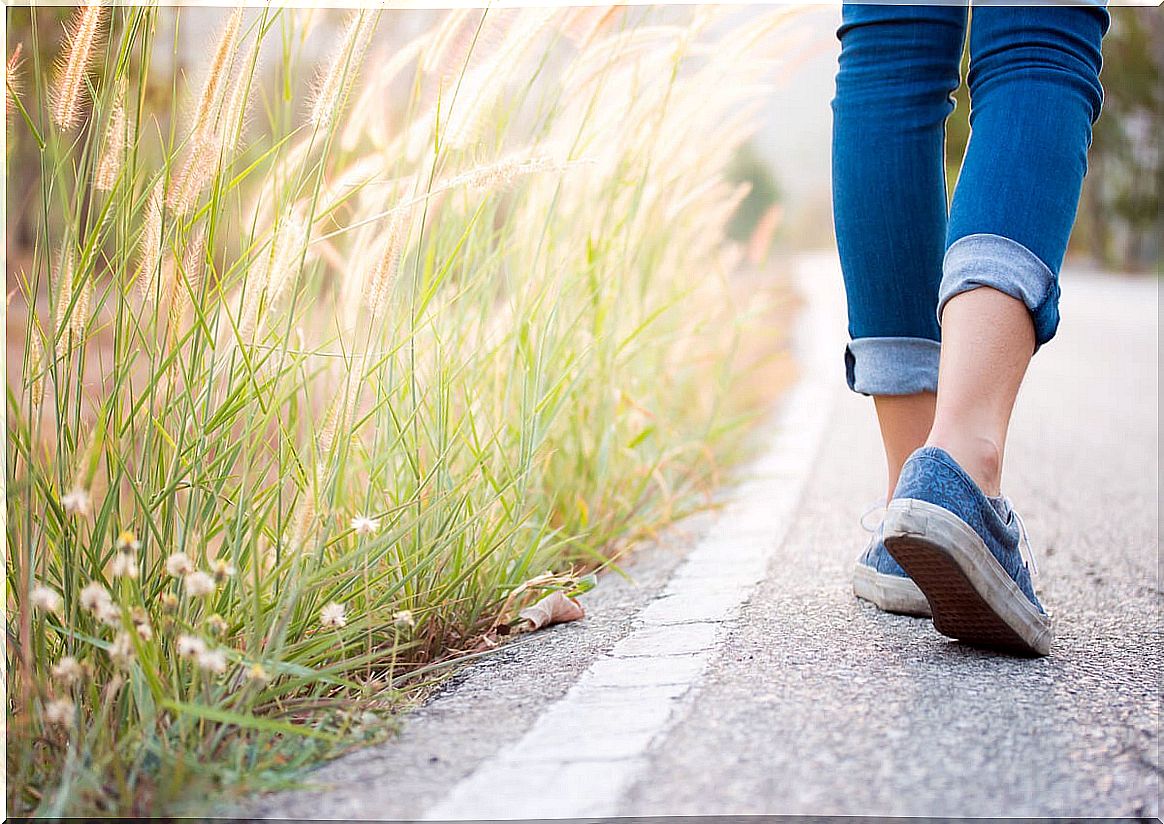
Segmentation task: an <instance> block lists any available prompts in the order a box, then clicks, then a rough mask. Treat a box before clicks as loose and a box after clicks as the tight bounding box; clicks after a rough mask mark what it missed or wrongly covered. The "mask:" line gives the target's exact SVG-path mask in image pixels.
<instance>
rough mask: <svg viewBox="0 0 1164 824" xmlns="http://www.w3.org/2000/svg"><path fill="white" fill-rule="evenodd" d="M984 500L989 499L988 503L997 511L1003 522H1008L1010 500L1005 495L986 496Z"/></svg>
mask: <svg viewBox="0 0 1164 824" xmlns="http://www.w3.org/2000/svg"><path fill="white" fill-rule="evenodd" d="M986 500H988V501H990V505H991V506H993V507H994V511H995V512H997V513H998V517H1000V518H1002V521H1003V523H1009V522H1010V511H1011V510H1010V501H1009V500H1008V499H1007V498H1006V496H1005V495H999V496H998V497H997V498H991V497H989V496H987V498H986Z"/></svg>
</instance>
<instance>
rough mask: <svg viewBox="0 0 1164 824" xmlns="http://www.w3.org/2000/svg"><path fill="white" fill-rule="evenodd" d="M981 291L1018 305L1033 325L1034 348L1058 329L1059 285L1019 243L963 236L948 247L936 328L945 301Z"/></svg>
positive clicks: (1044, 267)
mask: <svg viewBox="0 0 1164 824" xmlns="http://www.w3.org/2000/svg"><path fill="white" fill-rule="evenodd" d="M980 286H989V287H990V288H992V289H997V290H998V291H1000V292H1002V293H1004V294H1007V295H1010V296H1011V297H1012V298H1015V299H1016V300H1021V301H1022V302H1023V304H1025V305H1026V307H1027V310H1028V311H1029V312H1030V313H1031V320H1032V321H1033V322H1034V325H1035V348H1036V349H1037V348H1038V347H1040V346H1042V345H1043V344H1044V343H1046V342H1047V341H1049V340H1050V339H1051V338H1053V337H1054V336H1055V330H1056V329H1057V328H1058V326H1059V281H1058V278H1056V277H1055V273H1054V272H1052V271H1051V270H1050V268H1048V267H1047V264H1045V263H1043V261H1042V260H1040V259H1039V257H1038V256H1037V255H1036V254H1035V253H1034V252H1032V251H1031V250H1030V249H1028V248H1027V247H1026V246H1023V245H1022V244H1021V243H1019V242H1018V241H1014V240H1011V239H1010V238H1007V237H1002V236H1001V235H991V234H976V235H966V236H965V237H962V238H959V239H958V240H956V241H954V242H953V243H952V244H950V248H949V249H947V250H946V256H945V258H944V259H943V261H942V283H941V285H940V286H939V287H938V323H939V324H940V323H941V322H942V310H943V309H944V308H945V306H946V301H948V300H949V299H950V298H952V297H954V296H955V295H960V294H961V293H962V292H969V291H970V290H971V289H977V288H979V287H980Z"/></svg>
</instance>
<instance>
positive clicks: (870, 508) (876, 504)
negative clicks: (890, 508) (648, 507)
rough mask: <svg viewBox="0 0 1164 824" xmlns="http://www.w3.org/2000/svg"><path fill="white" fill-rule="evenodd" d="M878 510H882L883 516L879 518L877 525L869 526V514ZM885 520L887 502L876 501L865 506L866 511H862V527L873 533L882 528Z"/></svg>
mask: <svg viewBox="0 0 1164 824" xmlns="http://www.w3.org/2000/svg"><path fill="white" fill-rule="evenodd" d="M878 510H881V517H880V518H878V519H877V525H876V526H869V524H868V520H869V516H870V515H872V514H873V513H874V512H876V511H878ZM883 520H885V504H883V503H881V502H880V501H874V502H873V503H871V504H869V506H867V507H866V508H865V511H864V512H862V513H861V529H863V530H865V531H866V532H868V533H870V534H872V533H874V532H876V531H877V530H878V529H880V528H881V522H882V521H883Z"/></svg>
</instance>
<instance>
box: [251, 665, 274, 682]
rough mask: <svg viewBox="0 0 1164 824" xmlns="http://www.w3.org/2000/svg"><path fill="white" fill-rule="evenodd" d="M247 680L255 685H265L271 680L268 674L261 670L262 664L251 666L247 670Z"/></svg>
mask: <svg viewBox="0 0 1164 824" xmlns="http://www.w3.org/2000/svg"><path fill="white" fill-rule="evenodd" d="M247 680H249V681H254V682H255V683H256V684H265V683H267V682H268V681H270V680H271V676H270V674H269V673H268V672H267V671H266V670H265V669H263V665H262V664H251V666H250V668H248V669H247Z"/></svg>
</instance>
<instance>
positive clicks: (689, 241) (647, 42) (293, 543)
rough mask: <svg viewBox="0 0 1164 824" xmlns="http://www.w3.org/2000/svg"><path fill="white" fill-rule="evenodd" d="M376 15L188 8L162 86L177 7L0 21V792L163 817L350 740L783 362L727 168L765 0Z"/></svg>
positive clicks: (759, 59) (53, 806) (481, 632)
mask: <svg viewBox="0 0 1164 824" xmlns="http://www.w3.org/2000/svg"><path fill="white" fill-rule="evenodd" d="M8 14H9V15H10V19H11V18H12V16H13V15H21V14H25V15H27V14H29V11H28V10H27V9H25V10H17V9H12V10H9V11H8ZM175 14H177V17H176V18H173V15H175ZM392 14H393V13H391V12H384V13H380V12H375V11H362V12H355V13H351V15H350V16H349V17H348V18H347V19H346V21H344V22H343V23H342V25H341V26H340V27H339V29H338V30H337V34H336V35H335V36H334V38H332V41H331V42H333V43H334V48H333V50H332V52H331V53H330V54H328V55H325V56H324V58H323V59H322V60H321V61H315V60H309V59H308V58H307V57H306V56H305V55H308V54H311V51H310V50H309V49H307V48H305V44H306V43H308V42H310V36H311V31H312V29H313V28H314V27H317V26H319V25H325V24H326V23H327V20H328V19H330V18H325V20H324V22H323V23H321V22H320V20H319V19H318V17H319V16H321V15H320V13H319V12H315V13H311V12H308V13H304V12H296V11H281V12H280V11H277V10H270V9H254V10H249V11H246V12H244V11H242V10H237V11H234V12H231V11H229V10H228V11H224V12H223V13H222V23H221V27H220V31H219V35H218V39H217V41H216V42H210V43H207V44H206V48H205V55H206V64H205V66H203V67H202V68H201V72H200V73H198V74H195V75H194V76H192V77H189V78H187V77H185V76H184V75H178V76H174V77H173V78H172V93H171V94H169V95H167V96H166V97H165V98H164V99H163V100H160V101H159V100H158V99H157V96H156V95H154V94H147V93H146V92H147V90H148V89H152V88H154V87H155V86H156V85H157V84H156V78H154V79H153V80H151V77H152V73H157V72H162V71H163V70H164V67H163V66H159V65H156V64H157V63H158V60H159V55H164V54H165V53H166V52H167V51H169V50H173V47H174V44H173V43H172V42H167V41H166V40H165V39H161V40H159V37H160V35H159V32H161V31H163V30H164V29H163V27H162V26H161V25H160V24H161V22H162V21H163V18H164V16H165V15H171V18H165V19H176V20H177V23H178V26H179V27H180V26H181V15H180V13H179V12H175V10H173V9H158V8H151V7H140V6H139V7H134V6H126V7H116V8H114V7H108V6H89V7H84V8H80V9H77V10H75V12H73V13H72V16H71V19H70V20H69V28H68V36H67V37H66V38H65V39H64V42H63V43H62V45H61V48H60V53H59V54H57V55H56V56H55V57H54V59H53V60H52V61H51V62H50V61H47V60H45V59H44V58H43V56H42V52H43V49H41V48H37V47H36V40H37V38H56V36H57V33H56V32H44V31H40V30H38V29H37V26H36V24H35V20H36V18H35V17H32V18H29V20H30V21H31V22H29V23H28V27H27V28H28V30H29V31H30V37H31V40H30V42H23V43H19V44H13V43H9V44H8V49H9V54H10V55H11V57H10V59H9V61H8V72H7V98H8V116H7V121H8V130H9V138H10V142H11V141H19V142H21V144H22V145H24V146H28V145H29V143H30V142H31V143H32V144H33V145H35V147H36V154H35V156H36V158H37V159H38V166H37V168H36V175H37V180H36V191H35V197H30V198H29V199H28V200H27V201H26V202H24V203H12V202H10V203H9V204H8V206H9V209H10V210H11V209H13V208H31V209H34V210H35V216H34V218H33V225H34V227H35V228H34V230H33V233H32V234H33V238H32V243H31V245H30V249H29V250H28V252H27V254H25V255H24V256H23V257H19V256H13V257H11V258H10V266H12V265H13V264H12V262H11V261H15V260H19V261H21V262H20V266H19V268H18V269H14V270H10V271H9V272H8V278H9V286H10V292H11V293H12V294H11V296H10V304H9V321H10V333H9V340H10V343H13V344H14V348H15V351H16V352H17V353H18V354H17V356H16V357H17V361H16V366H17V368H15V369H12V368H10V370H9V374H8V381H7V405H6V406H7V418H8V420H7V433H8V450H7V468H6V481H7V521H6V537H7V546H8V556H7V563H6V573H7V577H6V580H7V593H6V603H7V615H6V626H5V628H6V631H7V642H8V643H7V646H6V651H7V652H6V656H7V657H6V662H7V690H8V705H7V725H8V730H7V747H8V752H7V755H8V799H7V801H8V811H9V814H11V815H30V814H31V815H38V816H76V815H84V814H92V813H102V812H104V813H119V814H138V815H145V814H151V813H152V814H158V813H162V812H173V813H181V812H182V811H185V812H186V813H187V814H190V813H191V812H197V811H199V810H200V809H202V808H200V806H199V805H200V804H202V805H205V803H207V795H206V792H207V791H208V790H210V789H213V788H218V787H224V786H235V787H241V786H247V787H252V788H253V787H262V786H272V785H274V784H275V783H277V782H278V781H280V780H283V778H284V777H285V776H286V775H288V770H289V769H293V768H295V767H296V766H298V765H301V764H305V763H308V762H310V761H312V760H314V759H318V758H321V757H326V756H329V755H333V754H335V753H337V752H339V751H340V750H342V749H343V748H345V747H348V746H351V745H352V744H353V743H357V742H360V741H364V740H368V739H369V738H374V737H377V736H380V735H383V734H385V733H386V732H387V731H389V730H390V729H391V716H392V714H393V712H394V711H397V710H398V709H399V708H400V707H401V706H403V705H404V703H405V702H406V701H407V700H408V699H409V698H410V697H411V696H414V695H415V694H416V692H417V690H420V689H422V688H423V686H424V685H425V684H426V683H428V682H429V681H431V680H432V679H434V678H438V677H440V675H441V674H442V672H444V669H445V667H446V666H447V664H448V663H449V662H450V661H455V660H458V659H462V658H463V657H464V656H465V655H466V654H470V653H482V652H487V651H488V650H489V649H491V648H492V647H493V646H495V645H496V644H497V643H499V642H500V641H501V640H502V637H503V636H505V635H507V634H510V633H509V629H510V626H511V625H512V624H514V622H515V618H516V615H517V612H518V611H519V610H520V609H521V608H522V607H524V606H528V604H529V603H530V602H531V601H532V600H536V599H537V598H538V597H541V596H543V595H545V594H547V593H548V592H551V591H554V590H562V591H566V592H568V593H569V592H577V591H580V590H583V589H585V588H586V586H588V585H589V580H590V579H588V578H587V577H586V576H587V573H589V572H590V571H592V570H594V569H595V568H598V567H600V566H602V565H603V564H605V563H608V562H609V561H610V560H611V559H612V558H617V557H618V556H619V554H620V553H622V552H623V551H625V549H626V548H627V547H629V546H631V545H633V543H634V542H635V541H637V540H641V539H642V538H643V537H645V536H649V535H652V534H653V533H654V532H655V531H656V530H657V529H659V528H660V527H661V526H663V525H665V524H666V523H668V522H670V521H672V520H674V519H675V518H677V517H679V516H681V515H683V514H684V513H687V512H690V511H692V510H693V509H695V508H698V507H700V506H703V505H705V504H706V501H707V492H708V490H709V489H711V488H712V487H713V486H714V485H715V484H716V483H717V482H719V481H720V480H721V472H722V469H723V467H724V466H726V465H728V464H730V462H731V461H732V460H733V459H735V458H737V457H739V456H740V454H741V451H742V449H743V447H744V445H745V444H746V443H747V440H746V437H747V428H748V427H747V425H748V424H749V423H750V422H751V421H753V420H755V419H756V417H757V416H758V415H759V414H761V413H762V411H763V409H764V408H765V405H766V404H767V403H768V402H769V401H770V400H771V398H772V396H773V394H774V393H775V392H776V391H777V390H778V388H779V380H778V379H777V378H776V377H774V376H776V375H779V374H780V372H779V370H776V371H775V372H773V371H772V368H771V365H770V360H771V357H772V355H773V350H774V349H775V348H776V347H775V344H774V343H773V342H774V341H777V342H778V340H779V337H780V330H779V329H778V328H773V325H772V318H773V317H774V312H773V306H778V303H779V301H780V300H781V297H780V291H779V289H778V288H775V287H774V286H773V284H772V283H771V282H770V281H768V280H762V279H754V278H753V279H751V280H748V281H746V288H741V286H740V283H741V281H739V280H737V277H738V276H737V274H736V273H737V272H738V270H739V269H740V268H741V264H742V263H744V260H743V259H744V257H745V254H746V253H745V249H746V248H747V244H748V243H750V244H751V248H753V250H754V249H756V248H759V247H760V246H762V243H759V241H757V239H756V238H754V237H753V238H750V239H749V240H747V241H745V242H743V243H740V242H737V241H734V240H730V239H729V238H728V235H727V229H728V226H729V224H730V223H731V221H732V219H733V215H735V213H736V211H737V206H738V204H739V203H740V202H741V200H742V199H743V198H744V197H745V196H746V195H747V194H748V188H749V187H748V185H747V183H742V184H741V183H738V182H734V181H733V180H732V179H731V178H730V177H729V176H728V174H727V172H728V170H729V167H730V166H731V164H732V160H733V158H734V157H735V156H736V155H737V153H738V152H739V150H740V148H741V146H743V145H744V143H745V141H747V139H748V138H749V135H750V125H751V124H752V122H753V120H754V118H753V114H754V106H755V104H756V102H757V101H760V100H762V97H763V94H764V92H765V88H766V87H765V84H766V83H768V82H771V81H772V80H773V79H774V78H775V76H776V74H777V71H778V63H777V62H776V60H775V56H776V54H777V53H778V51H779V43H780V32H781V31H782V30H783V28H784V27H785V26H786V19H787V18H788V17H789V15H790V12H789V11H788V10H787V9H778V10H775V11H771V12H765V13H764V14H762V15H759V16H757V15H750V16H748V17H746V18H745V19H743V20H740V21H734V19H733V18H731V17H730V16H729V13H728V12H727V11H726V10H719V9H702V8H691V9H686V10H683V11H682V12H681V13H678V12H676V11H675V10H672V12H671V14H670V16H669V17H668V19H666V20H656V19H654V18H653V17H652V15H653V14H654V12H653V11H652V10H650V9H647V10H641V9H640V10H638V11H634V10H618V9H613V8H585V9H549V10H545V9H523V10H505V11H488V12H482V11H480V10H457V11H452V12H449V13H447V14H443V15H439V16H434V17H433V20H432V25H431V26H430V27H429V28H428V29H427V30H425V31H423V32H422V33H421V34H419V35H418V36H416V37H415V38H414V39H412V40H411V41H409V42H404V43H400V42H393V41H389V40H386V39H385V38H383V37H380V36H378V30H381V29H384V27H385V26H390V25H391V16H392ZM336 19H338V18H336ZM10 30H11V27H10ZM165 30H167V31H168V29H165ZM380 33H382V32H380ZM171 36H172V35H171ZM316 62H318V65H316ZM305 79H306V81H307V82H305ZM11 157H12V155H11V154H10V155H9V160H10V162H11ZM10 194H11V192H10ZM762 240H763V239H762V238H760V241H762ZM754 257H755V255H753V258H754ZM776 315H779V312H776ZM14 325H15V328H18V329H19V333H18V335H17V337H16V340H15V341H13V334H12V332H11V328H13V326H14ZM10 363H12V359H11V357H10ZM765 370H767V371H765ZM758 375H759V376H761V379H759V380H758V379H757V376H758Z"/></svg>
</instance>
